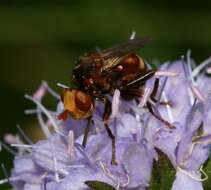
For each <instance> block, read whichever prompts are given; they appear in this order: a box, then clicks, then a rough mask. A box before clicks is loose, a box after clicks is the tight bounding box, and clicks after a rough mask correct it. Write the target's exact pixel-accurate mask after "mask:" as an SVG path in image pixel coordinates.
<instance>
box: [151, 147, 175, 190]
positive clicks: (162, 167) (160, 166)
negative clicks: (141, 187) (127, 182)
mask: <svg viewBox="0 0 211 190" xmlns="http://www.w3.org/2000/svg"><path fill="white" fill-rule="evenodd" d="M157 152H158V155H159V159H158V161H157V162H156V161H154V163H153V170H152V177H151V182H150V186H149V189H148V190H157V189H159V190H170V189H171V186H172V184H173V181H174V178H175V174H176V171H175V169H174V168H173V166H172V165H171V163H170V161H169V159H168V158H167V157H166V155H165V154H164V153H163V152H161V151H160V150H158V149H157Z"/></svg>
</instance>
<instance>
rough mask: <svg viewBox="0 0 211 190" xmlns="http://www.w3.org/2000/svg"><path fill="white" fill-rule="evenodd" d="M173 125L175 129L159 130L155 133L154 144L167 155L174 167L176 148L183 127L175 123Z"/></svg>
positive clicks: (175, 163)
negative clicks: (170, 130) (169, 130)
mask: <svg viewBox="0 0 211 190" xmlns="http://www.w3.org/2000/svg"><path fill="white" fill-rule="evenodd" d="M175 126H176V129H175V130H174V131H172V132H171V133H170V132H168V131H164V130H160V131H159V132H158V133H157V134H156V135H155V141H154V145H155V147H157V148H158V149H160V150H161V151H162V152H163V153H165V154H166V155H167V156H168V158H169V159H170V161H171V163H172V165H173V166H174V167H175V168H176V166H177V161H176V148H177V146H178V144H179V142H180V141H181V138H182V134H183V130H184V129H183V127H182V126H180V125H176V124H175Z"/></svg>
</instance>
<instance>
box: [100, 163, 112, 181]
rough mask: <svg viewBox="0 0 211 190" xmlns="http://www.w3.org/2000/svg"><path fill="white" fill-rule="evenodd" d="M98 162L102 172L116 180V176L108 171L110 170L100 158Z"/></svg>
mask: <svg viewBox="0 0 211 190" xmlns="http://www.w3.org/2000/svg"><path fill="white" fill-rule="evenodd" d="M99 164H100V166H101V168H102V170H103V172H104V173H105V174H106V175H107V176H108V177H110V178H111V179H112V180H114V181H116V177H115V176H114V175H113V174H112V173H111V172H110V170H109V169H108V168H106V166H105V165H104V164H103V162H102V161H101V160H99Z"/></svg>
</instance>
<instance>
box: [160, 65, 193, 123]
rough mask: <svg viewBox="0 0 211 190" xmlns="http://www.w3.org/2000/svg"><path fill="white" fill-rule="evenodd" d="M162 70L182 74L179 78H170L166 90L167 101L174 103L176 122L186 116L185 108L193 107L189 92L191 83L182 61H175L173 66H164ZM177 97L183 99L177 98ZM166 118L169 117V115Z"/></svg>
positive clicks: (173, 112)
mask: <svg viewBox="0 0 211 190" xmlns="http://www.w3.org/2000/svg"><path fill="white" fill-rule="evenodd" d="M160 69H161V70H163V69H164V70H173V71H175V72H178V73H180V74H179V76H177V77H169V78H168V80H167V83H166V86H165V89H164V91H165V94H166V97H167V99H168V100H169V101H170V102H171V103H172V106H171V110H172V114H173V119H174V121H179V120H180V117H181V116H182V115H184V112H182V111H183V110H184V108H186V107H190V106H191V104H190V95H189V92H188V89H189V82H188V80H187V78H186V76H185V73H184V68H183V63H182V61H175V62H173V63H171V64H164V65H162V66H161V68H160ZM175 95H176V97H182V98H175ZM161 107H164V106H161ZM165 116H167V114H166V115H165ZM165 118H168V117H165Z"/></svg>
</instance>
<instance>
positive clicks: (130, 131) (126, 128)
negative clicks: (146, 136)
mask: <svg viewBox="0 0 211 190" xmlns="http://www.w3.org/2000/svg"><path fill="white" fill-rule="evenodd" d="M114 125H115V122H113V123H112V124H111V125H110V126H111V128H114ZM116 130H117V138H124V137H125V138H131V139H133V135H134V134H137V135H138V134H139V132H140V124H139V122H138V121H137V120H136V118H135V116H133V115H132V114H128V113H126V114H122V115H121V117H120V118H117V122H116Z"/></svg>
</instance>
